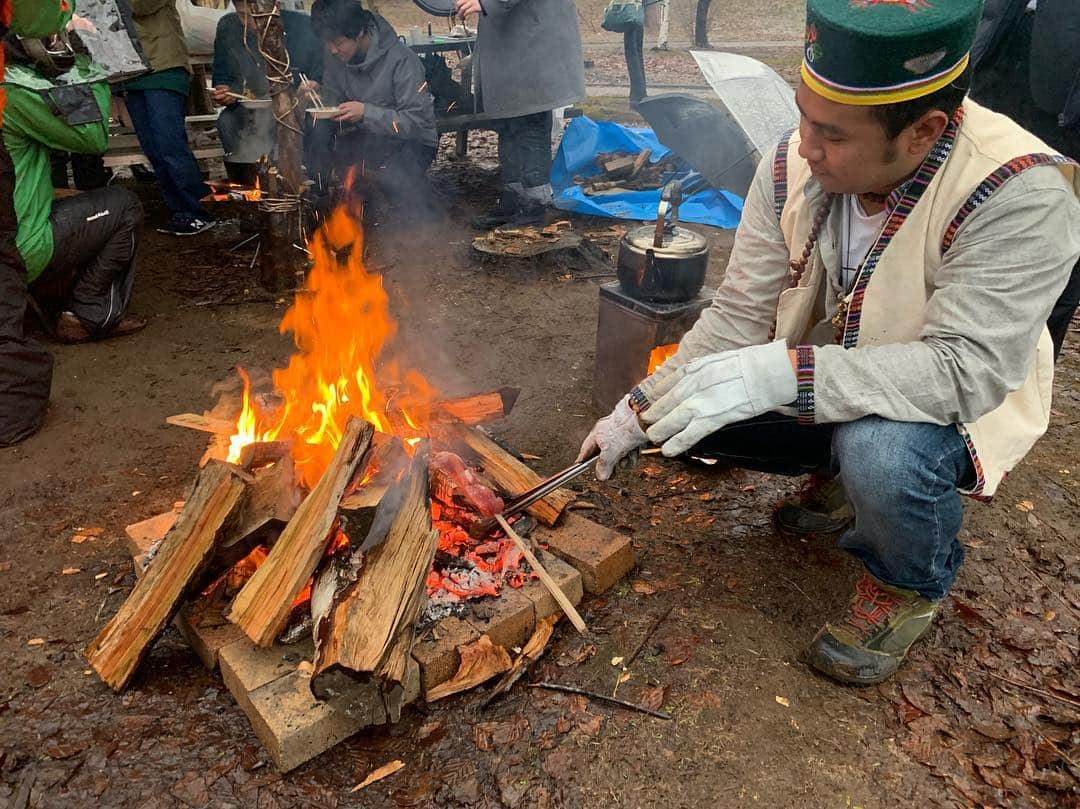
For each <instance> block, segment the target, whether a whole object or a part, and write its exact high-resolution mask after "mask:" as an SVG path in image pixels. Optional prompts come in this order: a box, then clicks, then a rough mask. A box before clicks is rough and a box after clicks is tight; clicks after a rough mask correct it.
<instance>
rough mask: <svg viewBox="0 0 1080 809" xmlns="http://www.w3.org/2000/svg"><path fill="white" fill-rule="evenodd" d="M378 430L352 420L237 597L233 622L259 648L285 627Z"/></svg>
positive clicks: (267, 644)
mask: <svg viewBox="0 0 1080 809" xmlns="http://www.w3.org/2000/svg"><path fill="white" fill-rule="evenodd" d="M373 433H374V428H372V426H371V425H370V424H368V423H367V422H364V421H361V420H359V419H356V418H352V419H349V421H348V423H347V424H346V425H345V431H344V433H343V435H342V436H341V443H340V444H338V448H337V451H336V452H335V453H334V457H333V459H332V460H331V462H330V465H329V466H328V467H327V469H326V471H325V472H324V473H323V475H322V477H321V478H320V479H319V482H318V484H317V485H316V486H315V488H314V489H312V490H311V494H309V495H308V496H307V497H306V498H305V499H304V502H303V503H301V504H300V507H299V508H298V509H297V510H296V513H295V514H294V515H293V517H292V519H291V520H289V524H288V525H286V526H285V530H284V531H282V532H281V536H280V537H278V541H277V542H276V543H274V547H273V548H272V549H271V551H270V555H269V556H268V557H267V559H266V561H265V562H264V563H263V564H262V566H260V567H259V569H258V570H257V571H256V572H255V575H253V576H252V577H251V578H250V579H249V580H248V583H247V584H245V585H244V589H243V590H241V591H240V592H239V593H238V594H237V596H236V599H235V600H234V601H233V603H232V608H231V609H230V610H229V615H228V618H229V620H230V621H232V622H233V623H234V624H236V625H237V626H239V627H240V628H241V629H243V630H244V633H245V634H246V635H247V636H248V637H249V638H251V639H252V640H253V641H255V643H257V644H258V645H259V646H270V645H271V644H272V643H273V642H274V639H275V638H276V637H277V635H278V633H279V632H281V630H282V629H284V628H285V624H286V623H287V622H288V619H289V612H290V610H291V609H292V606H293V601H294V600H295V599H296V597H297V596H298V595H299V594H300V591H301V590H303V589H304V587H305V586H306V585H307V583H308V580H309V579H310V578H311V574H312V573H314V572H315V568H316V567H317V566H318V564H319V561H320V560H321V559H322V557H323V554H324V553H325V552H326V548H327V545H328V544H329V542H330V540H331V538H332V536H333V527H334V523H335V522H336V521H337V508H338V503H339V502H340V500H341V495H342V492H344V491H345V487H346V486H347V485H348V483H349V481H350V480H351V479H352V476H353V473H354V472H355V471H356V467H357V466H358V465H359V464H360V461H361V460H362V459H363V457H364V454H365V453H366V452H367V449H368V446H369V445H370V444H371V437H372V434H373Z"/></svg>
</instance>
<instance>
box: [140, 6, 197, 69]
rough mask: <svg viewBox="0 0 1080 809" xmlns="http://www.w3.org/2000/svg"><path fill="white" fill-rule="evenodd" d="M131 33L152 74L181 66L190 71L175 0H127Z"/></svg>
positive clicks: (185, 43)
mask: <svg viewBox="0 0 1080 809" xmlns="http://www.w3.org/2000/svg"><path fill="white" fill-rule="evenodd" d="M130 2H131V15H132V18H133V19H134V20H135V32H136V33H137V34H138V35H139V42H140V43H142V47H143V51H144V52H145V53H146V58H147V59H148V60H149V62H150V69H151V70H152V71H154V72H155V73H158V72H160V71H162V70H169V69H171V68H174V67H182V68H183V69H184V70H186V71H188V72H189V73H190V72H191V63H190V62H189V61H188V50H187V42H186V41H185V40H184V29H183V28H182V27H181V26H180V12H179V11H177V10H176V0H130Z"/></svg>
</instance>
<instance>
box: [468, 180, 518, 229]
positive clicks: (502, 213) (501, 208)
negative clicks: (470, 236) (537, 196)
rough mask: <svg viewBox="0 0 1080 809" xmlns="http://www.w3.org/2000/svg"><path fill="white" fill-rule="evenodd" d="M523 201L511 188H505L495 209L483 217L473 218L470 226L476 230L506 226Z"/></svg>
mask: <svg viewBox="0 0 1080 809" xmlns="http://www.w3.org/2000/svg"><path fill="white" fill-rule="evenodd" d="M520 204H521V201H520V198H519V197H518V195H517V194H515V193H514V192H513V191H512V190H510V189H509V188H504V189H503V192H502V196H500V197H499V201H498V202H497V203H495V207H494V208H492V209H491V210H490V211H488V212H487V213H486V214H484V215H483V216H476V217H473V219H472V220H471V222H470V224H471V225H472V226H473V227H474V228H475V229H476V230H491V229H492V228H497V227H499V226H500V225H505V224H506V223H507V222H509V221H510V220H511V219H513V218H514V215H515V214H516V213H517V212H518V208H519V207H520Z"/></svg>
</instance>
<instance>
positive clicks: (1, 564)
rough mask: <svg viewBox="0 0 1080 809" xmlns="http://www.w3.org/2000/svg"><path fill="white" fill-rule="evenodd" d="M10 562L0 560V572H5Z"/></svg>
mask: <svg viewBox="0 0 1080 809" xmlns="http://www.w3.org/2000/svg"><path fill="white" fill-rule="evenodd" d="M11 564H12V563H11V562H0V573H7V572H8V571H9V570H11Z"/></svg>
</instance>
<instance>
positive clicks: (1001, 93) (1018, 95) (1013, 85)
mask: <svg viewBox="0 0 1080 809" xmlns="http://www.w3.org/2000/svg"><path fill="white" fill-rule="evenodd" d="M1034 20H1035V15H1034V14H1023V15H1022V16H1021V17H1020V20H1019V21H1018V22H1017V24H1016V25H1015V26H1013V27H1012V28H1011V29H1010V30H1009V31H1008V32H1007V33H1006V34H1005V36H1004V38H1003V39H1002V40H1001V43H1000V44H999V45H998V46H997V48H996V49H995V51H994V53H992V54H989V55H988V56H987V58H986V60H985V61H984V62H982V63H981V64H980V65H979V69H978V70H976V71H975V74H974V77H973V79H972V85H971V97H972V98H974V99H975V100H976V101H978V102H979V103H980V104H985V105H986V106H987V107H990V109H992V110H995V111H996V112H1000V113H1002V114H1004V115H1008V116H1009V117H1010V118H1012V119H1013V120H1014V121H1016V122H1017V123H1018V124H1020V126H1022V127H1024V128H1025V129H1027V130H1028V131H1029V132H1031V133H1033V134H1035V135H1036V136H1038V137H1039V138H1041V139H1042V140H1044V141H1046V143H1047V144H1049V145H1050V146H1051V147H1053V148H1054V149H1056V150H1058V151H1059V152H1061V154H1063V155H1065V156H1066V157H1071V158H1072V159H1073V160H1080V128H1077V127H1072V128H1070V129H1065V128H1063V127H1061V126H1059V125H1058V117H1057V115H1056V114H1054V113H1049V112H1046V111H1045V110H1041V109H1039V108H1038V107H1037V106H1036V105H1035V100H1034V99H1033V98H1032V94H1031V70H1030V61H1031V30H1032V24H1033V23H1034ZM1078 305H1080V262H1077V264H1076V266H1075V267H1073V271H1072V276H1071V277H1070V279H1069V283H1068V285H1067V286H1066V287H1065V291H1064V292H1062V293H1061V297H1060V298H1058V301H1057V303H1056V304H1054V309H1053V311H1052V312H1051V313H1050V318H1049V320H1047V322H1046V326H1047V328H1048V329H1049V330H1050V337H1051V338H1053V341H1054V357H1055V358H1056V357H1057V356H1058V355H1059V354H1060V353H1061V346H1062V343H1064V342H1065V335H1066V334H1067V333H1068V331H1069V324H1070V323H1071V322H1072V318H1073V314H1074V313H1075V312H1076V309H1077V306H1078Z"/></svg>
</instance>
